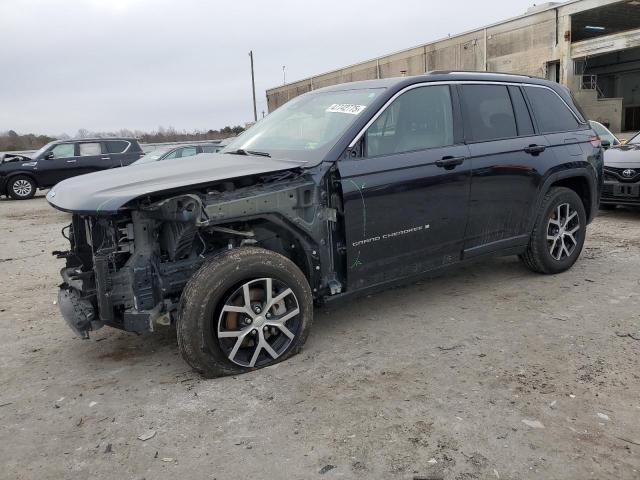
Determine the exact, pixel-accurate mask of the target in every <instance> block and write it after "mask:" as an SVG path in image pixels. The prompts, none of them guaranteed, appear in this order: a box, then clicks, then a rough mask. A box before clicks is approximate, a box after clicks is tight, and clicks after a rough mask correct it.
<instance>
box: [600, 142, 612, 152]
mask: <svg viewBox="0 0 640 480" xmlns="http://www.w3.org/2000/svg"><path fill="white" fill-rule="evenodd" d="M600 145H602V148H604V149H605V150H606V149H608V148H609V147H610V146H611V142H610V141H609V140H602V141H601V142H600Z"/></svg>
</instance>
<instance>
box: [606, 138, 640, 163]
mask: <svg viewBox="0 0 640 480" xmlns="http://www.w3.org/2000/svg"><path fill="white" fill-rule="evenodd" d="M604 165H605V167H613V168H640V145H635V144H634V145H622V146H620V147H615V148H609V149H608V150H606V151H605V152H604Z"/></svg>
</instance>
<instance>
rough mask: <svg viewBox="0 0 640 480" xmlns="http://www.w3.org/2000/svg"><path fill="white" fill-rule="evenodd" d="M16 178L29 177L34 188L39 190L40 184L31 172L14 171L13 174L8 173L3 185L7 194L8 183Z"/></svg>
mask: <svg viewBox="0 0 640 480" xmlns="http://www.w3.org/2000/svg"><path fill="white" fill-rule="evenodd" d="M17 176H23V177H29V178H30V179H31V180H33V183H35V184H36V188H40V182H38V179H37V177H36V176H35V175H34V174H33V172H25V171H22V170H16V171H15V172H10V173H9V174H7V176H6V177H5V185H6V187H5V188H6V189H7V192H8V191H9V182H11V179H12V178H14V177H17Z"/></svg>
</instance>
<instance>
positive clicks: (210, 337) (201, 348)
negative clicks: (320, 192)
mask: <svg viewBox="0 0 640 480" xmlns="http://www.w3.org/2000/svg"><path fill="white" fill-rule="evenodd" d="M266 279H270V280H271V282H272V283H269V285H272V284H273V285H274V286H273V288H272V290H271V291H272V292H273V293H272V295H273V294H274V293H275V295H276V296H275V297H273V298H274V299H276V298H278V295H279V294H281V293H286V291H287V289H290V290H291V292H292V294H291V293H289V294H287V295H288V296H287V297H285V298H284V300H281V301H280V303H281V304H283V305H284V306H283V307H282V308H284V309H285V312H289V313H287V314H285V315H280V316H281V317H286V316H288V315H289V314H290V313H294V311H295V310H296V308H295V307H296V305H297V308H298V309H299V313H298V314H297V315H295V316H293V317H292V318H291V320H294V321H295V322H294V323H295V324H294V323H291V320H287V321H286V322H288V323H286V324H284V323H283V325H285V326H286V328H287V329H288V330H287V331H288V332H289V333H291V334H294V335H295V336H294V338H293V339H291V338H290V337H289V336H285V335H284V331H283V330H280V329H279V328H278V329H277V330H276V328H275V327H270V326H268V325H264V322H269V320H268V318H269V316H270V315H271V318H272V320H271V321H273V319H274V318H275V314H270V312H273V311H275V310H271V309H270V310H267V311H264V312H261V313H260V311H259V310H257V312H253V310H252V316H253V313H256V315H257V316H256V317H255V318H252V319H250V317H249V316H247V315H245V314H244V313H235V315H236V317H235V320H234V322H235V323H237V324H239V325H244V327H243V328H240V330H228V332H227V330H226V329H227V324H226V323H224V325H225V331H221V330H220V328H221V325H223V322H227V321H228V320H227V318H228V317H226V315H234V313H231V312H226V311H223V309H227V308H230V307H232V306H233V305H238V303H233V300H232V298H234V297H233V295H234V294H237V293H238V292H239V291H241V292H244V290H242V288H243V285H244V284H251V285H254V284H258V282H262V281H263V280H266ZM254 282H255V283H254ZM276 284H277V285H279V286H280V287H282V286H283V285H284V287H282V288H280V290H279V291H277V287H276ZM263 285H264V289H263V290H262V292H263V293H264V294H265V295H266V291H267V288H266V285H267V284H266V283H264V284H263ZM247 292H249V287H247ZM254 293H255V292H254V290H252V291H251V293H250V296H253V295H254ZM259 294H260V290H258V295H259ZM239 295H240V294H239ZM235 298H240V297H235ZM242 298H246V297H244V296H243V297H242ZM285 302H289V303H290V305H289V306H287V305H285ZM266 303H267V302H266V301H265V302H264V303H261V305H262V306H263V307H266V306H267V305H266ZM249 304H250V305H254V302H253V301H250V302H249ZM245 305H246V303H245ZM276 306H277V305H274V307H273V308H274V309H275V307H276ZM234 308H235V307H234ZM237 308H244V307H237ZM250 308H251V307H250ZM254 308H258V305H256V306H255V307H254ZM278 308H280V307H278ZM258 313H260V315H258ZM312 321H313V298H312V295H311V288H310V287H309V283H308V282H307V279H306V277H305V276H304V274H303V273H302V272H301V271H300V269H299V268H298V267H297V266H296V265H295V264H294V263H293V262H292V261H291V260H289V259H288V258H286V257H284V256H282V255H280V254H278V253H275V252H272V251H269V250H265V249H262V248H256V247H241V248H236V249H233V250H225V251H223V252H220V253H218V254H216V255H214V256H213V257H212V258H210V259H208V260H207V262H206V263H205V264H204V265H203V266H202V267H201V268H200V270H198V271H197V272H196V273H195V274H194V275H193V277H191V279H190V280H189V282H188V283H187V285H186V287H185V289H184V291H183V292H182V297H181V298H180V306H179V309H178V321H177V325H176V330H177V338H178V347H179V349H180V353H181V354H182V357H183V358H184V360H185V361H186V362H187V363H188V364H189V365H190V366H191V367H192V368H193V369H194V370H196V371H197V372H199V373H200V374H202V375H203V376H205V377H207V378H213V377H219V376H222V375H236V374H239V373H245V372H248V371H251V370H255V369H256V368H261V367H265V366H268V365H273V364H275V363H278V362H281V361H283V360H286V359H287V358H289V357H291V356H292V355H294V354H296V353H298V352H299V351H300V350H301V349H302V346H303V345H304V343H305V341H306V339H307V336H308V335H309V329H310V327H311V323H312ZM243 322H254V323H253V326H255V325H258V323H260V325H258V326H257V328H255V329H254V328H253V326H248V325H246V324H244V323H243ZM263 325H264V326H263ZM292 325H293V326H292ZM235 328H237V326H236V327H235ZM269 328H271V329H272V330H271V331H272V332H274V331H275V332H277V333H275V334H274V335H273V336H270V337H268V339H271V340H272V341H273V343H272V344H270V345H269V346H270V347H271V350H272V351H273V352H276V353H279V356H278V357H277V358H275V359H274V358H273V357H272V355H271V354H269V352H268V351H267V349H266V348H262V350H261V351H260V352H259V353H258V354H257V355H259V356H257V357H256V358H258V359H261V360H260V362H261V363H260V364H258V362H257V361H254V365H253V366H249V365H250V363H251V362H248V363H247V362H244V364H238V363H237V362H240V360H239V358H238V357H239V354H242V355H245V357H246V359H247V360H248V358H249V354H251V353H252V351H251V347H250V346H240V347H239V348H236V346H235V343H236V342H240V344H241V345H245V344H248V345H250V344H251V342H253V343H254V344H255V350H258V349H259V348H261V347H260V345H261V344H260V342H261V341H262V340H265V341H267V340H268V339H267V335H270V334H269V333H268V332H267V330H268V329H269ZM263 329H264V330H263ZM258 330H260V331H258ZM246 331H249V332H248V333H250V334H251V335H253V337H251V336H248V335H247V333H244V334H243V336H242V340H241V339H240V336H238V337H237V338H219V335H222V334H223V333H231V332H233V334H235V333H242V332H246ZM280 335H282V338H280V337H279V336H280ZM256 339H258V340H259V341H258V342H257V343H256ZM283 341H284V343H283ZM228 342H232V343H233V345H234V348H232V349H231V352H225V350H224V344H227V345H228ZM278 342H280V343H278ZM277 345H280V347H277ZM278 348H280V350H281V351H279V352H278V350H277V349H278ZM234 350H235V353H233V352H234ZM255 350H253V354H255ZM231 354H232V355H233V356H234V360H235V361H232V360H230V357H231ZM253 356H254V355H251V358H252V359H253ZM240 363H242V362H240Z"/></svg>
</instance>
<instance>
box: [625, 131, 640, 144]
mask: <svg viewBox="0 0 640 480" xmlns="http://www.w3.org/2000/svg"><path fill="white" fill-rule="evenodd" d="M627 143H630V144H631V145H640V132H639V133H636V136H635V137H632V138H631V140H629V141H628V142H627Z"/></svg>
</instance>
